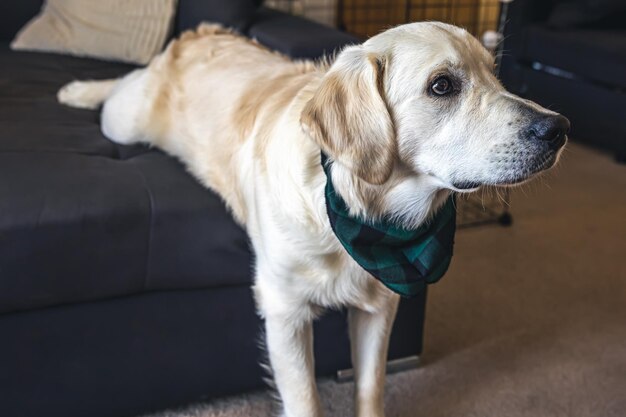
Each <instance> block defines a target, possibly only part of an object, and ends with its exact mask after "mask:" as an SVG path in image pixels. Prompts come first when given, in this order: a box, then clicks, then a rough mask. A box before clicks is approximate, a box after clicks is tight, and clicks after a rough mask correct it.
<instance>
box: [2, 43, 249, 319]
mask: <svg viewBox="0 0 626 417" xmlns="http://www.w3.org/2000/svg"><path fill="white" fill-rule="evenodd" d="M131 68H132V67H130V66H128V65H122V64H111V63H105V62H101V61H96V60H88V59H80V58H73V57H68V56H62V55H53V54H41V53H27V52H12V51H10V50H9V49H8V45H6V44H3V45H0V313H4V312H9V311H15V310H25V309H33V308H40V307H45V306H52V305H58V304H62V303H76V302H83V301H88V300H97V299H101V298H104V297H113V296H124V295H131V294H137V293H141V292H145V291H156V290H172V289H176V290H179V289H191V288H210V287H215V286H229V285H242V284H243V285H248V284H249V283H250V262H251V259H250V253H249V250H248V245H247V237H246V235H245V233H244V231H243V230H242V229H241V228H240V227H238V226H237V225H236V224H235V223H234V222H233V221H232V219H231V217H230V215H229V214H228V213H227V211H226V209H225V207H224V205H223V203H222V202H221V200H220V199H219V197H218V196H217V195H215V194H213V193H212V192H210V191H208V190H206V189H204V188H203V187H202V186H200V185H199V183H198V182H197V181H195V180H194V179H193V178H192V177H191V176H190V175H189V174H188V173H187V172H186V171H185V169H184V167H183V166H182V165H181V164H180V163H179V162H177V161H176V160H175V159H173V158H171V157H168V156H166V155H165V154H163V153H161V152H160V151H158V150H154V149H152V150H151V149H148V148H147V147H144V146H120V145H117V144H114V143H112V142H110V141H108V140H106V139H105V138H104V137H103V136H102V134H101V133H100V130H99V124H98V119H99V117H98V112H93V111H86V110H78V109H71V108H67V107H63V106H61V105H59V104H58V103H57V102H56V99H55V94H56V91H57V90H58V89H59V87H61V86H62V85H63V84H64V83H66V82H68V81H71V80H72V79H85V78H87V79H88V78H93V79H100V78H108V77H113V76H117V75H120V74H123V73H126V72H127V71H128V70H129V69H131Z"/></svg>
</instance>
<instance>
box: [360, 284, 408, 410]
mask: <svg viewBox="0 0 626 417" xmlns="http://www.w3.org/2000/svg"><path fill="white" fill-rule="evenodd" d="M385 297H386V298H385V300H384V302H383V303H382V305H381V308H380V309H379V310H378V311H375V312H369V311H363V310H361V309H358V308H350V310H349V312H348V314H349V315H348V321H349V328H350V346H351V351H352V367H353V368H354V378H355V383H356V390H355V405H356V415H357V417H383V416H384V415H385V411H384V398H383V394H384V392H385V370H386V364H387V350H388V348H389V336H390V335H391V327H392V326H393V321H394V319H395V317H396V311H397V309H398V302H399V300H400V297H399V296H398V295H397V294H392V293H389V294H387V295H385Z"/></svg>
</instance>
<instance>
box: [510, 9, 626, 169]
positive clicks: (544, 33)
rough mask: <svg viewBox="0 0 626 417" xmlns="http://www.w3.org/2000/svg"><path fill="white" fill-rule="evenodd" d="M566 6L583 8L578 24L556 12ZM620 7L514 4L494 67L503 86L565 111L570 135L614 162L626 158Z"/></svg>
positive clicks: (624, 21)
mask: <svg viewBox="0 0 626 417" xmlns="http://www.w3.org/2000/svg"><path fill="white" fill-rule="evenodd" d="M564 8H565V9H564ZM571 8H573V9H576V10H579V11H580V10H583V11H584V12H585V13H587V15H586V17H585V19H584V22H582V21H574V20H571V19H569V18H570V17H571V16H569V17H568V16H564V15H563V14H562V13H563V10H566V11H567V10H569V9H571ZM625 11H626V6H625V3H624V2H623V1H622V0H569V1H568V0H550V1H544V0H525V1H515V2H512V3H511V4H510V5H509V14H508V16H507V22H508V23H507V25H506V29H505V36H504V45H503V50H504V52H505V53H504V54H503V58H502V65H501V69H500V76H501V78H502V81H503V83H504V85H505V86H506V87H507V88H508V89H509V90H511V91H512V92H514V93H516V94H519V95H521V96H522V97H526V98H529V99H531V100H534V101H537V102H538V103H540V104H542V105H544V106H546V107H549V108H550V109H552V110H555V111H558V112H561V113H563V114H564V115H565V116H567V117H568V118H569V119H570V121H571V123H572V129H571V134H570V137H571V138H572V139H574V140H577V141H580V142H584V143H586V144H589V145H592V146H595V147H598V148H603V149H606V150H609V151H611V152H613V153H614V154H615V156H616V158H617V159H618V160H626V77H625V76H624V74H626V16H624V17H625V18H621V17H619V15H620V13H624V12H625ZM598 16H604V17H602V18H600V19H596V17H598ZM605 17H607V18H605ZM568 19H569V20H568ZM555 22H557V23H558V24H556V23H555Z"/></svg>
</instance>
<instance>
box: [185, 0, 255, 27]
mask: <svg viewBox="0 0 626 417" xmlns="http://www.w3.org/2000/svg"><path fill="white" fill-rule="evenodd" d="M261 3H262V0H227V1H224V0H201V1H199V0H178V10H177V13H176V21H175V23H174V27H175V31H176V33H180V32H182V31H185V30H187V29H195V27H196V26H198V24H199V23H201V22H216V23H221V24H222V25H224V26H228V27H233V28H235V29H237V30H239V31H241V32H243V31H245V30H246V28H247V27H248V25H249V24H250V22H251V20H252V18H253V16H254V14H255V11H256V8H257V7H258V6H259V5H260V4H261Z"/></svg>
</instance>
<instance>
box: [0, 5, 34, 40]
mask: <svg viewBox="0 0 626 417" xmlns="http://www.w3.org/2000/svg"><path fill="white" fill-rule="evenodd" d="M42 4H43V0H2V1H0V41H10V40H11V39H13V38H14V37H15V34H16V33H17V31H18V30H20V29H21V28H22V26H24V25H25V24H26V22H28V21H29V20H30V19H32V18H33V17H34V16H35V15H36V14H37V13H38V12H39V10H40V9H41V5H42Z"/></svg>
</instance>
